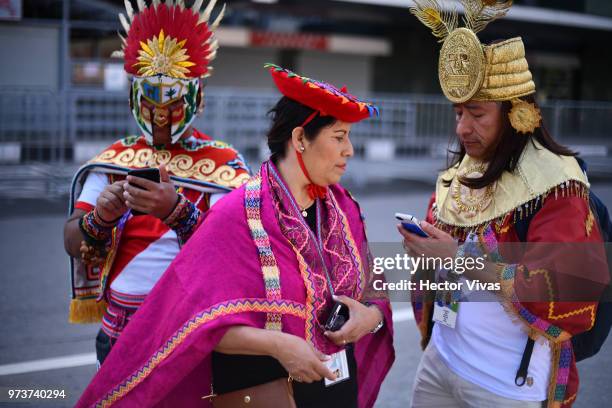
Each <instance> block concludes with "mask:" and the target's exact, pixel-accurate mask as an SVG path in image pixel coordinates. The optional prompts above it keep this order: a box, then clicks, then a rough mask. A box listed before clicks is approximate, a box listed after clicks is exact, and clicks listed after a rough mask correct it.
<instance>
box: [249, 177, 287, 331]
mask: <svg viewBox="0 0 612 408" xmlns="http://www.w3.org/2000/svg"><path fill="white" fill-rule="evenodd" d="M244 208H245V210H246V217H247V223H248V225H249V229H250V230H251V237H252V238H253V241H254V242H255V246H256V247H257V252H258V253H259V262H260V264H261V271H262V273H263V278H264V284H265V287H266V299H268V300H269V301H278V300H280V299H281V287H280V271H279V269H278V265H277V264H276V258H275V257H274V254H273V253H272V246H271V244H270V237H268V233H267V232H266V230H265V229H264V227H263V224H262V222H261V173H258V174H257V175H256V176H254V177H252V178H251V179H249V181H247V183H246V186H245V190H244ZM265 328H266V329H267V330H277V331H281V330H282V315H280V314H268V315H267V316H266V326H265Z"/></svg>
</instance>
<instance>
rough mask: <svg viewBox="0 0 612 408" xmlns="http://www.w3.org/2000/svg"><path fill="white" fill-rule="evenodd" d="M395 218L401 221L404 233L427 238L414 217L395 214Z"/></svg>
mask: <svg viewBox="0 0 612 408" xmlns="http://www.w3.org/2000/svg"><path fill="white" fill-rule="evenodd" d="M395 218H397V219H398V220H399V221H401V223H402V227H404V229H405V230H406V231H408V232H410V233H412V234H416V235H418V236H420V237H423V238H429V235H428V234H427V233H426V232H425V231H423V229H422V228H421V223H420V221H419V220H418V219H417V218H416V217H415V216H413V215H410V214H403V213H395Z"/></svg>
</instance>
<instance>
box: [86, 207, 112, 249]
mask: <svg viewBox="0 0 612 408" xmlns="http://www.w3.org/2000/svg"><path fill="white" fill-rule="evenodd" d="M119 220H120V218H117V219H116V220H113V221H110V222H109V221H104V220H103V219H102V218H101V217H100V215H99V214H98V211H97V210H96V209H95V208H94V209H93V210H91V211H89V212H88V213H87V214H85V215H84V216H83V217H82V218H81V221H80V222H79V228H80V229H81V232H82V233H83V235H84V236H85V238H86V240H87V241H88V242H89V243H91V244H94V245H100V243H101V242H106V241H108V240H109V239H110V238H111V235H112V233H113V228H114V227H115V225H117V222H119Z"/></svg>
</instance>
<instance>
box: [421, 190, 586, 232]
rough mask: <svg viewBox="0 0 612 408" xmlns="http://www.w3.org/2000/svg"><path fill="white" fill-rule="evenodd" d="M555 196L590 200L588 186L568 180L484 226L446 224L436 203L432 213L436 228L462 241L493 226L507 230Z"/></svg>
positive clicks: (556, 197)
mask: <svg viewBox="0 0 612 408" xmlns="http://www.w3.org/2000/svg"><path fill="white" fill-rule="evenodd" d="M553 194H554V197H555V200H556V199H558V198H559V197H580V198H582V199H584V200H586V201H587V204H588V200H589V188H588V186H586V185H584V184H582V183H581V182H580V181H577V180H568V181H565V182H563V183H561V184H559V185H557V186H555V187H553V188H551V189H550V190H548V191H546V192H545V193H543V194H541V195H539V196H536V197H535V198H533V199H531V200H530V201H528V202H526V203H523V204H520V205H518V206H516V207H515V208H514V209H512V210H511V211H509V212H507V213H506V214H503V215H501V216H499V217H497V218H494V219H492V220H489V221H486V222H483V223H482V224H479V225H474V226H470V227H462V226H457V225H452V224H447V223H446V222H444V221H442V220H440V217H439V213H440V208H439V207H438V206H437V205H436V204H435V203H434V205H433V206H432V213H433V217H434V219H435V222H434V226H435V227H436V228H438V229H441V230H442V231H444V232H447V233H449V234H451V235H452V236H453V237H454V238H457V239H460V240H465V238H466V236H467V234H469V233H470V232H474V233H477V234H482V233H483V232H484V231H485V230H486V229H487V228H488V227H491V226H492V227H495V229H496V230H497V232H500V230H501V228H502V227H506V228H507V227H508V225H514V224H516V223H517V222H518V221H520V220H522V219H524V218H527V217H530V216H532V215H534V214H535V213H536V212H537V211H538V210H539V209H540V208H541V207H542V204H543V203H544V201H545V200H546V199H547V198H548V197H549V196H552V195H553Z"/></svg>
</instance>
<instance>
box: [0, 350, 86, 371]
mask: <svg viewBox="0 0 612 408" xmlns="http://www.w3.org/2000/svg"><path fill="white" fill-rule="evenodd" d="M95 364H96V353H85V354H74V355H71V356H64V357H55V358H45V359H42V360H32V361H23V362H21V363H14V364H4V365H0V376H2V375H15V374H25V373H33V372H37V371H47V370H59V369H62V368H69V367H81V366H87V365H95Z"/></svg>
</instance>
